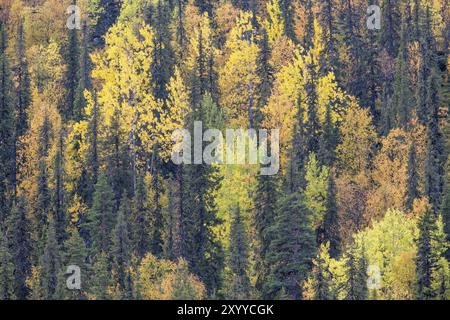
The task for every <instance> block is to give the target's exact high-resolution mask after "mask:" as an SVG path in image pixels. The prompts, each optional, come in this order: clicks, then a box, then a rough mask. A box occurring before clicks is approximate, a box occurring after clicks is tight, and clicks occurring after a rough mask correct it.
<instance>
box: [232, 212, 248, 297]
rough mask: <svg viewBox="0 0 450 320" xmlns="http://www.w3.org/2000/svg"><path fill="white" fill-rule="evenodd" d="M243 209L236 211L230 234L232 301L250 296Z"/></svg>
mask: <svg viewBox="0 0 450 320" xmlns="http://www.w3.org/2000/svg"><path fill="white" fill-rule="evenodd" d="M240 210H241V209H240V208H239V206H238V207H237V209H236V213H235V215H234V219H233V222H232V225H231V232H230V250H231V252H230V270H231V275H230V276H231V277H232V279H233V280H232V281H231V282H232V283H231V288H230V293H229V296H230V298H231V299H238V300H239V299H241V300H242V299H244V300H245V299H247V298H248V297H249V295H250V279H249V277H248V274H247V270H248V250H249V248H248V240H247V234H246V230H245V224H244V222H243V221H242V216H241V211H240Z"/></svg>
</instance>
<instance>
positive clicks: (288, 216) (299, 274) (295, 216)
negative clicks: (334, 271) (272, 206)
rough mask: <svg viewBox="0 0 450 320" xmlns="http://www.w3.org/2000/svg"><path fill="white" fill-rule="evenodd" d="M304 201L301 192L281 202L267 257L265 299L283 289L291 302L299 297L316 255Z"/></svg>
mask: <svg viewBox="0 0 450 320" xmlns="http://www.w3.org/2000/svg"><path fill="white" fill-rule="evenodd" d="M304 201H305V200H304V199H303V196H302V195H301V193H300V192H294V193H292V194H289V195H287V196H284V197H283V198H281V199H280V207H279V211H278V213H277V217H276V218H275V224H274V226H273V228H272V230H271V232H273V236H274V238H273V240H272V242H271V244H270V247H269V252H268V257H267V264H268V265H269V266H270V275H269V277H268V281H267V283H266V287H265V290H264V291H265V292H266V294H267V296H268V297H271V298H275V297H277V296H278V295H279V294H280V293H281V292H282V291H283V290H284V292H285V294H286V295H287V296H288V297H289V298H290V299H299V298H300V297H301V288H302V285H303V282H304V281H305V280H306V277H307V274H308V272H309V271H310V269H311V262H312V259H313V258H314V256H315V252H316V239H315V232H314V229H313V227H312V221H311V219H310V212H309V210H308V209H307V208H306V207H305V205H304Z"/></svg>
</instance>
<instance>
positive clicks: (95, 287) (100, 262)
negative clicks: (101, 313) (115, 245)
mask: <svg viewBox="0 0 450 320" xmlns="http://www.w3.org/2000/svg"><path fill="white" fill-rule="evenodd" d="M111 282H112V280H111V274H110V272H109V267H108V255H107V254H106V253H105V252H100V253H99V254H97V255H96V256H95V258H94V263H93V267H92V273H91V276H90V279H89V293H90V294H92V295H93V296H94V297H95V299H96V300H108V299H109V298H110V295H109V294H108V289H109V287H110V286H111Z"/></svg>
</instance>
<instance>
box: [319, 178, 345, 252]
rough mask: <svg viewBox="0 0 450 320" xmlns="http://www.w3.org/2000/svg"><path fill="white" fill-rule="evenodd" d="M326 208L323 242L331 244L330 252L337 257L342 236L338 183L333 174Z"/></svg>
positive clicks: (329, 184)
mask: <svg viewBox="0 0 450 320" xmlns="http://www.w3.org/2000/svg"><path fill="white" fill-rule="evenodd" d="M326 210H327V211H326V213H325V217H324V222H323V229H322V230H323V243H328V244H329V254H330V256H331V258H337V257H338V255H339V252H340V246H341V237H340V230H339V215H338V209H337V204H336V185H335V182H334V177H333V175H332V174H330V175H329V177H328V190H327V200H326Z"/></svg>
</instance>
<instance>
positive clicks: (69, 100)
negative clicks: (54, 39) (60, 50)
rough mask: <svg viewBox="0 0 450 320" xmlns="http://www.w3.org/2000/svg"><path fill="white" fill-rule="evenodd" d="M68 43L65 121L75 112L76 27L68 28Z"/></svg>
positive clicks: (62, 113)
mask: <svg viewBox="0 0 450 320" xmlns="http://www.w3.org/2000/svg"><path fill="white" fill-rule="evenodd" d="M72 5H76V0H72ZM67 30H68V32H69V43H68V46H67V52H66V62H67V74H66V88H67V95H66V100H65V105H64V106H63V107H62V108H61V115H62V118H63V119H64V120H65V121H69V120H71V119H74V116H78V115H76V114H75V110H74V107H75V98H76V89H77V85H78V82H79V66H80V64H79V62H80V48H79V44H78V30H77V29H76V28H68V29H67Z"/></svg>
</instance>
